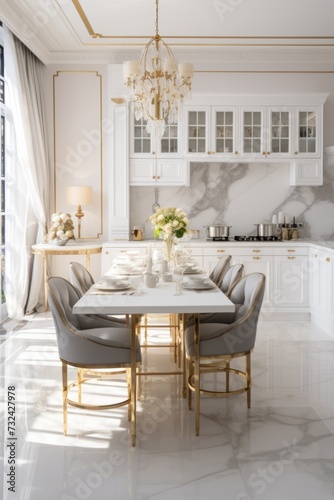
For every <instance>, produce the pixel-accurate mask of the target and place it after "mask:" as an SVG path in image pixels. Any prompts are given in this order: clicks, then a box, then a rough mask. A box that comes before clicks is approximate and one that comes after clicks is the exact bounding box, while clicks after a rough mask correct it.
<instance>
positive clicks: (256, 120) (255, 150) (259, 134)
mask: <svg viewBox="0 0 334 500" xmlns="http://www.w3.org/2000/svg"><path fill="white" fill-rule="evenodd" d="M264 127H265V108H264V107H259V108H258V107H247V108H242V109H241V134H240V135H241V154H242V155H250V156H252V157H253V158H263V154H266V152H267V147H266V141H265V134H264Z"/></svg>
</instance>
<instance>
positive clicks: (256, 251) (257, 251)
mask: <svg viewBox="0 0 334 500" xmlns="http://www.w3.org/2000/svg"><path fill="white" fill-rule="evenodd" d="M252 252H255V253H259V252H261V250H252Z"/></svg>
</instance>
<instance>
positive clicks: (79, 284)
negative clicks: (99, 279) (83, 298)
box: [69, 262, 95, 295]
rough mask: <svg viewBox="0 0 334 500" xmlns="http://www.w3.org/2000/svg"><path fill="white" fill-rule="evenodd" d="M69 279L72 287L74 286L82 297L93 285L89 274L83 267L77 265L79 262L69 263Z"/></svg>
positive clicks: (92, 279)
mask: <svg viewBox="0 0 334 500" xmlns="http://www.w3.org/2000/svg"><path fill="white" fill-rule="evenodd" d="M69 277H70V282H71V283H72V285H73V286H75V288H76V289H77V290H78V291H79V292H80V294H81V295H84V294H85V293H86V292H87V291H88V290H89V289H90V287H91V286H92V285H94V283H95V281H94V278H93V276H92V275H91V274H90V272H89V271H88V270H87V269H86V268H85V266H83V265H82V264H79V262H70V267H69Z"/></svg>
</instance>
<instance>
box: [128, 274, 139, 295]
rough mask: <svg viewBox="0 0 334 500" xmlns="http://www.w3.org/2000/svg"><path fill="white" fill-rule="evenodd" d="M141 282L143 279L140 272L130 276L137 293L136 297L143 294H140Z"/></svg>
mask: <svg viewBox="0 0 334 500" xmlns="http://www.w3.org/2000/svg"><path fill="white" fill-rule="evenodd" d="M141 280H142V277H141V275H140V274H139V273H138V272H137V273H133V274H130V281H131V283H132V285H133V288H134V291H135V293H134V295H141V293H140V286H141Z"/></svg>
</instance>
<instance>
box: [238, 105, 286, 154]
mask: <svg viewBox="0 0 334 500" xmlns="http://www.w3.org/2000/svg"><path fill="white" fill-rule="evenodd" d="M240 117H241V132H240V137H241V143H240V146H239V150H240V153H241V157H243V156H245V155H246V156H251V157H253V158H269V156H270V157H271V158H289V157H291V154H292V132H293V108H292V107H285V106H284V107H283V106H282V107H271V106H248V107H242V108H241V109H240Z"/></svg>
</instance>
